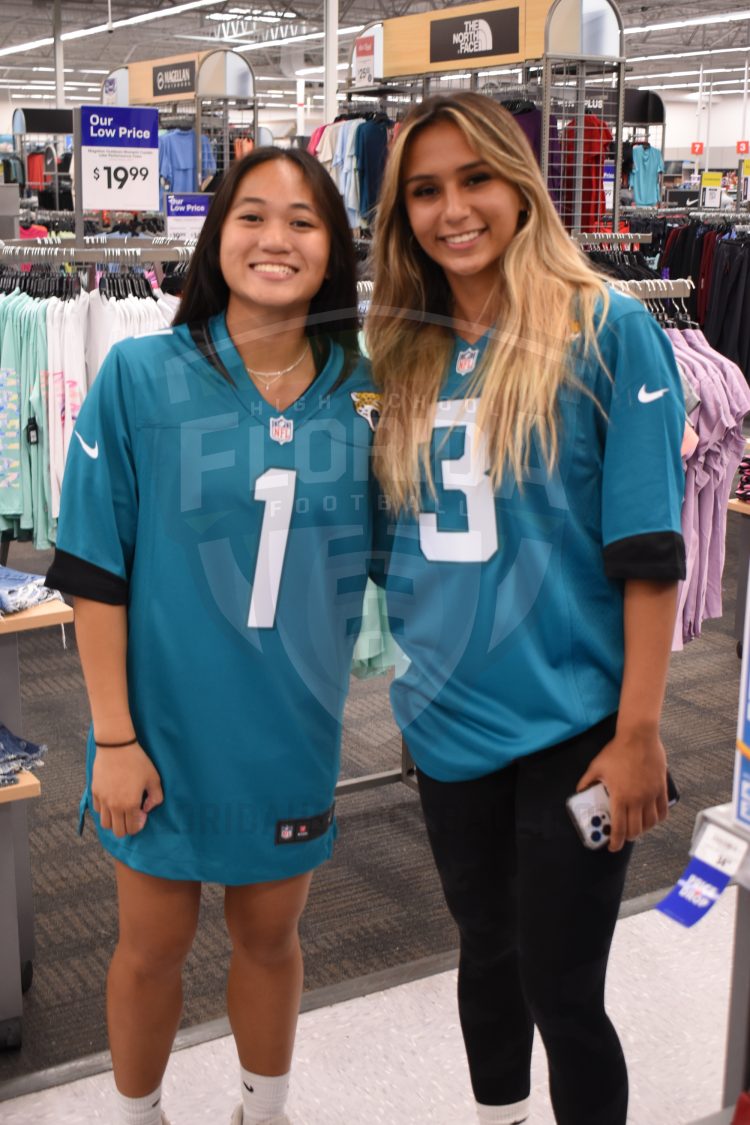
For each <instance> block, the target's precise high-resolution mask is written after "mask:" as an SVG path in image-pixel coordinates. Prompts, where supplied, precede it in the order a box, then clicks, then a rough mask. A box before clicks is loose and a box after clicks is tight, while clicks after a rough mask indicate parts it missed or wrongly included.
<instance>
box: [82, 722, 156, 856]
mask: <svg viewBox="0 0 750 1125" xmlns="http://www.w3.org/2000/svg"><path fill="white" fill-rule="evenodd" d="M144 792H145V793H146V800H145V801H144V799H143V794H144ZM91 796H92V798H93V804H94V810H95V811H96V812H97V813H98V814H99V820H100V823H101V826H102V828H108V829H109V830H110V831H111V832H113V833H114V834H115V836H134V835H135V834H136V833H137V832H140V831H141V829H142V828H143V827H144V826H145V824H146V821H147V819H148V814H149V813H150V812H151V810H152V809H155V808H156V807H157V805H160V804H161V803H162V801H163V800H164V794H163V792H162V788H161V778H160V777H159V773H158V771H157V769H156V767H155V766H154V763H153V762H152V761H151V759H150V758H149V757H148V755H147V754H146V753H145V751H144V750H143V748H142V747H141V746H140V745H139V744H138V743H137V742H136V743H134V744H133V745H132V746H127V747H123V748H120V749H112V748H109V749H108V748H105V747H101V746H97V748H96V757H95V758H94V769H93V773H92V777H91ZM141 806H143V807H141Z"/></svg>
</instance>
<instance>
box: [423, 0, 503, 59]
mask: <svg viewBox="0 0 750 1125" xmlns="http://www.w3.org/2000/svg"><path fill="white" fill-rule="evenodd" d="M519 19H520V13H519V9H518V8H503V9H501V10H500V11H496V12H487V11H484V12H481V13H477V14H476V15H468V16H459V17H458V18H456V17H453V18H450V19H437V20H432V22H431V23H430V62H431V63H438V62H460V61H461V60H463V59H469V58H471V59H476V58H483V57H485V56H489V55H514V54H516V53H517V52H518V39H519V32H518V27H519Z"/></svg>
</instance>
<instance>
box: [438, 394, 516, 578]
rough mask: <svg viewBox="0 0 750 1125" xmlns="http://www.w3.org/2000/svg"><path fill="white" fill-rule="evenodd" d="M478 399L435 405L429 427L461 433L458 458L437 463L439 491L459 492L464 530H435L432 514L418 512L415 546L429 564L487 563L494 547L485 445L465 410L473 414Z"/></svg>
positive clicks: (493, 516) (494, 517)
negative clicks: (456, 429)
mask: <svg viewBox="0 0 750 1125" xmlns="http://www.w3.org/2000/svg"><path fill="white" fill-rule="evenodd" d="M478 407H479V400H478V399H455V400H451V401H450V402H447V401H444V402H440V403H438V408H437V413H436V416H435V423H434V429H435V430H440V429H446V428H448V427H450V426H457V427H460V428H461V429H463V430H464V432H465V434H466V439H465V446H464V452H463V456H461V457H458V458H456V460H454V461H443V462H442V463H441V473H442V485H443V488H445V489H448V490H449V491H453V492H463V494H464V496H465V498H466V511H465V515H466V523H467V528H466V531H440V530H439V529H438V518H437V515H436V513H435V512H420V515H419V545H420V547H421V548H422V554H423V555H424V557H425V558H426V559H429V560H430V562H487V560H488V559H491V558H492V556H493V555H494V554H495V551H496V550H497V548H498V537H497V515H496V513H495V496H494V493H493V488H492V481H491V479H490V477H489V476H488V475H487V474H488V471H489V467H490V459H489V454H488V452H487V443H486V441H485V439H484V437H483V436H482V435H481V434H480V433H479V432H478V431H477V426H476V423H475V422H471V421H467V419H466V417H465V415H466V413H467V412H471V411H472V410H473V411H476V410H477V409H478Z"/></svg>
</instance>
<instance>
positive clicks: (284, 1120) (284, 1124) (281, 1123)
mask: <svg viewBox="0 0 750 1125" xmlns="http://www.w3.org/2000/svg"><path fill="white" fill-rule="evenodd" d="M242 1121H243V1113H242V1105H241V1104H240V1105H238V1106H237V1108H236V1109H235V1111H234V1113H233V1114H232V1120H231V1122H230V1125H242ZM266 1125H292V1123H291V1121H290V1120H289V1118H288V1117H287V1115H286V1114H285V1113H282V1115H281V1117H271V1118H269V1120H268V1121H267V1122H266Z"/></svg>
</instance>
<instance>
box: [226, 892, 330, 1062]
mask: <svg viewBox="0 0 750 1125" xmlns="http://www.w3.org/2000/svg"><path fill="white" fill-rule="evenodd" d="M311 881H312V872H307V873H306V874H304V875H298V876H296V877H295V878H293V879H283V880H280V881H278V882H275V883H257V884H254V885H252V886H245V887H227V888H226V895H225V900H224V909H225V913H226V919H227V928H228V930H229V936H230V938H231V941H232V960H231V964H230V968H229V981H228V987H227V1010H228V1013H229V1022H230V1024H231V1026H232V1031H233V1033H234V1038H235V1040H236V1043H237V1052H238V1054H239V1057H240V1063H241V1065H242V1066H243V1067H244V1069H245V1070H250V1071H252V1072H253V1073H255V1074H263V1075H266V1076H268V1077H277V1076H279V1075H282V1074H287V1073H288V1071H289V1068H290V1066H291V1061H292V1050H293V1047H294V1034H295V1031H296V1028H297V1016H298V1014H299V1004H300V997H301V995H302V978H303V967H302V951H301V949H300V944H299V933H298V929H297V927H298V924H299V919H300V917H301V915H302V911H303V910H304V908H305V903H306V902H307V894H308V891H309V889H310V883H311Z"/></svg>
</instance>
